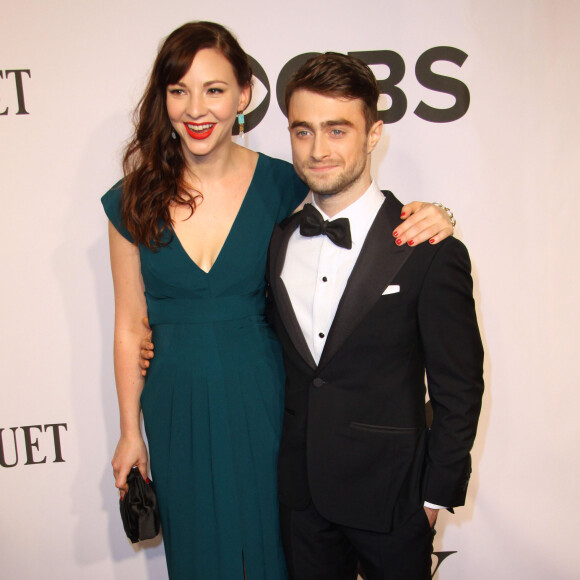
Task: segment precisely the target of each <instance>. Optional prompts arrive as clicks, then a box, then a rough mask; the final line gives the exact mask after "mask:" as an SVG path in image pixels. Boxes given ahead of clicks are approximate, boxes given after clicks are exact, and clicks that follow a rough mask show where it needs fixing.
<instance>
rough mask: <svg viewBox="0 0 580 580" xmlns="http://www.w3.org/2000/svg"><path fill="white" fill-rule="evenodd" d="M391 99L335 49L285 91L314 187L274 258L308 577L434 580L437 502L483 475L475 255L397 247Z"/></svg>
mask: <svg viewBox="0 0 580 580" xmlns="http://www.w3.org/2000/svg"><path fill="white" fill-rule="evenodd" d="M378 97H379V89H378V87H377V83H376V80H375V77H374V75H373V73H372V71H371V70H370V69H369V67H368V66H367V65H366V64H364V63H363V62H362V61H360V60H358V59H355V58H352V57H348V56H345V55H340V54H333V53H327V54H323V55H319V56H316V57H314V58H312V59H310V60H309V61H308V62H307V63H306V64H305V65H303V66H302V67H301V68H300V69H299V70H298V71H297V72H296V73H295V75H294V76H293V78H292V79H291V81H290V83H289V84H288V87H287V89H286V108H287V111H288V121H289V130H290V135H291V142H292V156H293V162H294V167H295V169H296V171H297V172H298V174H299V175H300V177H301V178H302V179H303V180H304V181H305V182H306V183H307V184H308V185H309V187H310V188H311V190H312V192H313V201H312V205H306V206H305V207H304V209H303V210H302V211H301V212H298V213H296V214H294V215H293V216H291V217H290V218H288V219H287V220H286V221H285V222H283V223H282V224H281V225H280V226H279V227H277V228H276V230H275V231H274V234H273V236H272V241H271V246H270V259H269V283H270V289H271V292H270V294H271V296H273V303H272V304H271V320H272V322H273V324H274V326H275V329H276V332H277V334H278V336H279V339H280V341H281V343H282V346H283V350H284V358H285V365H286V372H287V382H286V399H285V416H284V428H283V434H282V441H281V446H280V453H279V499H280V514H281V527H282V538H283V543H284V549H285V553H286V558H287V562H288V567H289V570H290V575H291V577H292V578H293V580H354V579H355V578H356V570H357V565H358V563H359V562H360V564H361V566H362V568H363V570H364V573H365V576H366V577H367V578H368V580H387V579H389V580H391V579H393V580H394V579H401V580H402V579H405V580H417V579H421V580H422V579H427V578H430V576H431V553H432V543H433V533H434V525H435V520H436V518H437V513H438V509H440V508H448V509H451V508H453V507H455V506H460V505H463V504H464V501H465V495H466V489H467V483H468V480H469V475H470V472H471V461H470V450H471V447H472V444H473V440H474V437H475V433H476V428H477V421H478V417H479V412H480V407H481V397H482V392H483V380H482V366H483V349H482V345H481V340H480V336H479V331H478V326H477V320H476V315H475V308H474V302H473V297H472V280H471V275H470V269H471V265H470V261H469V256H468V253H467V250H466V249H465V247H464V246H463V244H462V243H461V242H459V241H458V240H456V239H455V238H448V239H446V240H444V241H443V242H441V243H440V244H438V245H430V244H422V245H421V246H418V247H416V248H410V247H409V246H407V245H404V244H401V245H399V246H397V245H395V244H393V242H392V234H391V232H392V231H393V230H394V229H395V228H396V227H397V225H398V223H399V222H400V214H401V207H402V205H401V203H400V202H399V201H398V200H397V199H396V198H395V197H394V196H393V194H392V193H390V192H381V191H380V190H379V189H378V187H377V186H376V184H375V183H374V181H373V180H372V178H371V172H370V165H371V153H372V151H373V149H374V147H375V146H376V144H377V143H378V141H379V139H380V136H381V130H382V122H381V121H379V120H378V119H377V101H378ZM425 373H426V375H427V384H428V391H429V396H430V400H431V405H432V409H433V420H432V425H431V428H430V429H429V428H428V427H427V425H426V417H425V390H426V389H425Z"/></svg>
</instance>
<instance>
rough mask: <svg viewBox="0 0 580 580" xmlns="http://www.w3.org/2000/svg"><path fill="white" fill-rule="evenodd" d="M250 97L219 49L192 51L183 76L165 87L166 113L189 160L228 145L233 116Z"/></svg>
mask: <svg viewBox="0 0 580 580" xmlns="http://www.w3.org/2000/svg"><path fill="white" fill-rule="evenodd" d="M249 99H250V87H249V86H247V87H243V88H241V87H240V86H239V85H238V81H237V79H236V76H235V74H234V69H233V68H232V65H231V64H230V62H229V61H228V60H227V59H226V58H225V57H224V56H223V54H222V53H221V52H219V51H218V50H216V49H214V48H204V49H202V50H200V51H199V52H198V53H197V54H196V55H195V57H194V59H193V62H192V63H191V66H190V67H189V70H188V71H187V73H185V75H184V76H183V78H182V79H180V80H179V82H178V83H176V84H174V85H169V86H168V87H167V114H168V115H169V119H170V121H171V124H172V125H173V128H174V129H175V132H176V133H177V134H178V135H179V137H180V138H181V143H182V145H183V152H184V154H185V157H186V159H187V161H188V162H193V163H196V162H197V161H201V160H202V158H204V157H206V156H208V155H211V154H216V152H219V151H224V150H226V148H228V147H230V146H231V143H232V141H231V135H232V126H233V124H234V120H235V118H236V115H237V113H238V112H241V111H243V110H244V109H245V108H246V106H247V104H248V101H249Z"/></svg>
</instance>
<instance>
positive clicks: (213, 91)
mask: <svg viewBox="0 0 580 580" xmlns="http://www.w3.org/2000/svg"><path fill="white" fill-rule="evenodd" d="M223 92H224V91H223V89H218V88H216V87H212V88H211V89H209V90H208V93H210V94H211V95H220V94H221V93H223Z"/></svg>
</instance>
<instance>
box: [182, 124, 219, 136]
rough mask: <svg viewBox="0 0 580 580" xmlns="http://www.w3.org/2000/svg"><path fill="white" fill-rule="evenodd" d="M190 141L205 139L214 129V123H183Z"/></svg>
mask: <svg viewBox="0 0 580 580" xmlns="http://www.w3.org/2000/svg"><path fill="white" fill-rule="evenodd" d="M183 124H184V125H185V130H186V131H187V133H188V135H189V136H190V137H191V138H192V139H198V140H199V139H207V138H208V137H209V136H210V135H211V134H212V132H213V130H214V128H215V125H216V124H215V123H183Z"/></svg>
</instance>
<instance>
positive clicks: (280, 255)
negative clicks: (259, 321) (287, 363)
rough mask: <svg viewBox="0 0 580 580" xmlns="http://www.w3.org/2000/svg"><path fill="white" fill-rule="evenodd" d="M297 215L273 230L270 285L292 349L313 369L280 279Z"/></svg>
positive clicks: (286, 291) (297, 220)
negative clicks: (284, 224)
mask: <svg viewBox="0 0 580 580" xmlns="http://www.w3.org/2000/svg"><path fill="white" fill-rule="evenodd" d="M298 215H299V213H297V214H295V215H293V216H292V217H291V218H290V219H289V222H288V224H287V225H286V227H284V228H282V227H280V226H276V228H275V229H274V233H273V234H272V241H271V243H270V285H271V286H272V290H273V293H274V301H275V303H276V308H277V309H278V313H279V315H280V318H281V319H282V323H283V324H284V328H285V329H286V332H287V333H288V336H289V337H290V340H291V341H292V343H293V345H294V348H295V349H296V350H297V351H298V354H299V355H300V356H301V357H302V358H303V359H304V360H305V362H306V363H307V364H308V366H309V367H311V368H312V369H315V368H316V362H315V360H314V358H313V356H312V353H311V352H310V349H309V348H308V344H307V343H306V339H305V338H304V334H302V329H301V328H300V324H299V323H298V320H297V318H296V314H295V312H294V309H293V308H292V302H291V300H290V296H289V294H288V290H287V289H286V285H285V284H284V281H283V280H282V277H281V275H282V269H283V268H284V262H285V260H286V251H287V250H288V241H289V240H290V236H291V235H292V234H293V233H294V231H295V230H296V228H297V227H298V225H299V223H300V220H299V218H298Z"/></svg>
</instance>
